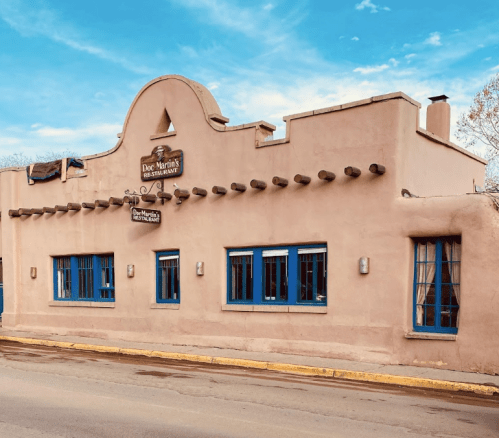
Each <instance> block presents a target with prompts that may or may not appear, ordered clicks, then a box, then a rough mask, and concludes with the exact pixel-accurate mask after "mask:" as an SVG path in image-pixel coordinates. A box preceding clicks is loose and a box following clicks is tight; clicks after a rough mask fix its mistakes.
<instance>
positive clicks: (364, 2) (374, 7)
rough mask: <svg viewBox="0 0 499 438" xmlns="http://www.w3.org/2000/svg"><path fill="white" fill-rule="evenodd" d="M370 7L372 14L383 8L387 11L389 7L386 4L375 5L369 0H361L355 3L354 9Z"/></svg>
mask: <svg viewBox="0 0 499 438" xmlns="http://www.w3.org/2000/svg"><path fill="white" fill-rule="evenodd" d="M366 8H368V9H370V10H371V13H372V14H375V13H377V12H378V10H380V9H381V10H383V11H389V10H390V8H388V7H386V6H379V5H375V4H374V3H372V2H371V0H362V1H361V2H360V3H359V4H357V5H355V9H357V10H358V11H362V10H363V9H366Z"/></svg>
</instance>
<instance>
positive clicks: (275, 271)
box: [263, 256, 288, 301]
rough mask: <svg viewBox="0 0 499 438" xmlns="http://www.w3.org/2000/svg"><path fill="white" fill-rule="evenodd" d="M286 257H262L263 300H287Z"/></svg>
mask: <svg viewBox="0 0 499 438" xmlns="http://www.w3.org/2000/svg"><path fill="white" fill-rule="evenodd" d="M287 261H288V257H287V256H275V257H264V258H263V264H264V270H263V273H264V291H263V297H264V299H265V300H269V301H275V300H283V301H285V300H287V299H288V275H287V274H288V273H287V271H288V267H287Z"/></svg>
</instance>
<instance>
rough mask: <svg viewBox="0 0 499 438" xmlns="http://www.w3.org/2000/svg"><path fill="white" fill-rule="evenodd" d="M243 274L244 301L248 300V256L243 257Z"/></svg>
mask: <svg viewBox="0 0 499 438" xmlns="http://www.w3.org/2000/svg"><path fill="white" fill-rule="evenodd" d="M241 261H242V268H243V275H242V287H243V297H242V298H243V301H246V276H247V275H248V265H247V263H246V256H242V257H241Z"/></svg>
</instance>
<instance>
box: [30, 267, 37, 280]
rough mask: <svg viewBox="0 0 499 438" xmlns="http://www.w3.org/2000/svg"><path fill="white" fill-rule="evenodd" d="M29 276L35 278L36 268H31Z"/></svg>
mask: <svg viewBox="0 0 499 438" xmlns="http://www.w3.org/2000/svg"><path fill="white" fill-rule="evenodd" d="M30 275H31V278H36V268H35V267H31V269H30Z"/></svg>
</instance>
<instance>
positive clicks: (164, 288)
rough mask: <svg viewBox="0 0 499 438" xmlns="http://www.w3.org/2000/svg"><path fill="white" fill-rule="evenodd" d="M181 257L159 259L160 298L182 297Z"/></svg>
mask: <svg viewBox="0 0 499 438" xmlns="http://www.w3.org/2000/svg"><path fill="white" fill-rule="evenodd" d="M178 269H179V259H178V257H176V258H168V259H166V260H158V280H157V281H158V285H159V299H160V300H178V299H179V297H180V292H179V290H180V284H179V274H178Z"/></svg>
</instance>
